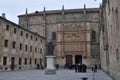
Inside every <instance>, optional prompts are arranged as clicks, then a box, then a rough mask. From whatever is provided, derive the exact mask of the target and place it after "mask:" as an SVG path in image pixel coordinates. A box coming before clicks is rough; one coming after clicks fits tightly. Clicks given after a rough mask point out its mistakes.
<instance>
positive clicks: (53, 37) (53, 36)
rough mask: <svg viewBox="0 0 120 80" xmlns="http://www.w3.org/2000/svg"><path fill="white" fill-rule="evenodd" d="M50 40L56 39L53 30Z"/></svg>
mask: <svg viewBox="0 0 120 80" xmlns="http://www.w3.org/2000/svg"><path fill="white" fill-rule="evenodd" d="M52 40H56V33H55V32H53V33H52Z"/></svg>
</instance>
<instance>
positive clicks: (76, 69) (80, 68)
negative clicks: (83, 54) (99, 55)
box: [75, 64, 87, 72]
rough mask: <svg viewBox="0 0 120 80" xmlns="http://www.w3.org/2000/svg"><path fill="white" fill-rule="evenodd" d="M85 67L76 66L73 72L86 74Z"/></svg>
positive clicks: (81, 65) (82, 65) (83, 65)
mask: <svg viewBox="0 0 120 80" xmlns="http://www.w3.org/2000/svg"><path fill="white" fill-rule="evenodd" d="M86 71H87V66H86V65H85V64H76V65H75V72H86Z"/></svg>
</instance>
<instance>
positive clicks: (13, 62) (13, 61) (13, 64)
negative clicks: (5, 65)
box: [11, 57, 15, 70]
mask: <svg viewBox="0 0 120 80" xmlns="http://www.w3.org/2000/svg"><path fill="white" fill-rule="evenodd" d="M14 68H15V58H14V57H12V58H11V70H14Z"/></svg>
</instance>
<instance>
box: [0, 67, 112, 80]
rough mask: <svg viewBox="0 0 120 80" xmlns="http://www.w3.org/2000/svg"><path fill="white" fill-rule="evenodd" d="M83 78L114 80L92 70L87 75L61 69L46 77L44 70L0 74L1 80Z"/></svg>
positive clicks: (69, 79)
mask: <svg viewBox="0 0 120 80" xmlns="http://www.w3.org/2000/svg"><path fill="white" fill-rule="evenodd" d="M93 75H94V77H93ZM82 77H87V78H88V80H112V79H111V78H110V77H109V76H108V75H107V74H105V73H104V72H103V71H101V70H98V71H97V72H96V73H95V74H94V73H93V72H92V71H91V70H87V73H75V71H74V70H68V69H59V70H57V72H56V74H55V75H45V71H44V70H24V71H22V70H21V71H9V72H0V80H82V79H81V78H82Z"/></svg>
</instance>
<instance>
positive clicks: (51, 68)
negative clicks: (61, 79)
mask: <svg viewBox="0 0 120 80" xmlns="http://www.w3.org/2000/svg"><path fill="white" fill-rule="evenodd" d="M46 58H47V67H46V69H45V74H48V75H53V74H56V68H55V66H54V61H55V56H46Z"/></svg>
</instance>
